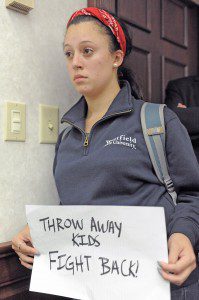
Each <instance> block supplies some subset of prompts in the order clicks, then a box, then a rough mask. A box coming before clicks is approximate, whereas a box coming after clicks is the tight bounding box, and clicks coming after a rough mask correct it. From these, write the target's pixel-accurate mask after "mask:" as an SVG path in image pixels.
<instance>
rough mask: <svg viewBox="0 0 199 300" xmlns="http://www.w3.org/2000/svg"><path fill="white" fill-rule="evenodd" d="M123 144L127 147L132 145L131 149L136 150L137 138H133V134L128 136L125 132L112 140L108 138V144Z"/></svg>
mask: <svg viewBox="0 0 199 300" xmlns="http://www.w3.org/2000/svg"><path fill="white" fill-rule="evenodd" d="M113 144H114V145H123V146H126V147H130V148H131V149H134V150H136V138H132V137H131V136H129V137H128V136H126V135H125V134H121V135H120V136H117V137H116V138H114V139H112V140H106V145H104V147H106V146H110V145H113Z"/></svg>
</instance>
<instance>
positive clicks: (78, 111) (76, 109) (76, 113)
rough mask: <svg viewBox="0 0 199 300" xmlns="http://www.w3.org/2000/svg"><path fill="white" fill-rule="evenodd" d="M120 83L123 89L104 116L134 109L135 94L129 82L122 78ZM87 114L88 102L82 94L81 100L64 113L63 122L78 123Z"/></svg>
mask: <svg viewBox="0 0 199 300" xmlns="http://www.w3.org/2000/svg"><path fill="white" fill-rule="evenodd" d="M119 83H120V87H121V89H120V91H119V93H118V94H117V96H116V97H115V99H114V100H113V101H112V103H111V105H110V106H109V108H108V110H107V112H106V113H105V115H104V116H103V118H104V117H108V116H109V115H114V114H118V113H120V112H125V111H129V110H132V109H133V101H132V98H133V96H132V95H131V87H130V84H129V82H128V81H126V80H121V81H120V82H119ZM86 114H87V103H86V100H85V98H84V96H82V97H81V98H80V99H79V101H78V102H77V103H76V104H75V105H73V106H72V107H71V108H70V109H69V110H68V111H67V112H66V113H65V114H64V115H63V117H62V119H61V123H63V122H69V123H76V122H77V121H79V120H82V119H85V117H86Z"/></svg>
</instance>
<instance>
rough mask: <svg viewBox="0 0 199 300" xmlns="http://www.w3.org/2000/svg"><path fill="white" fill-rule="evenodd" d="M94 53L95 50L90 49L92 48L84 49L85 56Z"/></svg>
mask: <svg viewBox="0 0 199 300" xmlns="http://www.w3.org/2000/svg"><path fill="white" fill-rule="evenodd" d="M92 52H93V50H92V49H90V48H85V49H84V53H85V54H91V53H92Z"/></svg>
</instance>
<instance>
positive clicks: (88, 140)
mask: <svg viewBox="0 0 199 300" xmlns="http://www.w3.org/2000/svg"><path fill="white" fill-rule="evenodd" d="M132 110H133V109H129V110H125V111H120V112H118V113H114V114H111V115H108V116H106V117H103V118H101V119H100V120H99V121H97V122H96V123H95V124H94V125H93V127H92V128H91V131H90V134H89V138H88V135H87V134H86V132H85V131H84V130H82V129H81V128H80V127H78V126H77V125H75V124H74V123H71V122H70V121H63V122H62V123H69V124H70V125H72V126H74V127H76V128H78V129H79V130H80V131H81V132H83V134H84V137H85V138H84V155H88V146H89V144H90V140H91V133H92V131H93V129H94V127H95V126H96V125H97V124H99V123H100V122H102V121H104V120H106V119H109V118H111V117H113V116H116V115H122V114H125V113H128V112H131V111H132Z"/></svg>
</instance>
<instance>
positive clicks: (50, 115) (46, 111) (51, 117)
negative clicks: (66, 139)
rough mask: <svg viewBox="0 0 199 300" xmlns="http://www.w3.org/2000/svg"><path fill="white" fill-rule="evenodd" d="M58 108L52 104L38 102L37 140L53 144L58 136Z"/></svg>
mask: <svg viewBox="0 0 199 300" xmlns="http://www.w3.org/2000/svg"><path fill="white" fill-rule="evenodd" d="M58 121H59V108H58V107H57V106H53V105H44V104H39V142H40V144H55V143H56V142H57V138H58V129H59V126H58Z"/></svg>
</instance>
